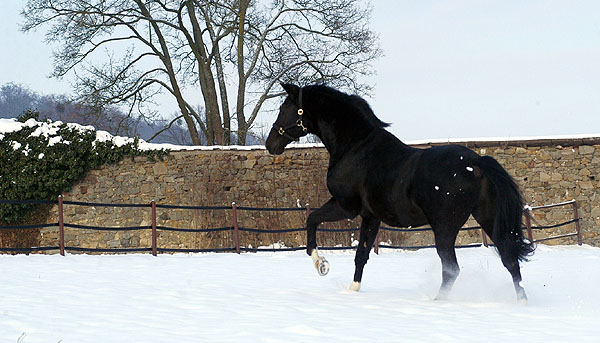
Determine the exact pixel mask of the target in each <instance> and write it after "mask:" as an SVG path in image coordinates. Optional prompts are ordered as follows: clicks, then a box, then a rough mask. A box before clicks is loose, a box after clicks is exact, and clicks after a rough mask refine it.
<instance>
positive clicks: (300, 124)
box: [296, 119, 308, 132]
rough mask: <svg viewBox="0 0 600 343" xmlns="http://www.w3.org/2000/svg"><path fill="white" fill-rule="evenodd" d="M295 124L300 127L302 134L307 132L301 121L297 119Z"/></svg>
mask: <svg viewBox="0 0 600 343" xmlns="http://www.w3.org/2000/svg"><path fill="white" fill-rule="evenodd" d="M296 124H298V126H300V127H301V128H302V131H304V132H306V131H308V129H307V128H306V126H304V123H302V119H298V121H297V122H296Z"/></svg>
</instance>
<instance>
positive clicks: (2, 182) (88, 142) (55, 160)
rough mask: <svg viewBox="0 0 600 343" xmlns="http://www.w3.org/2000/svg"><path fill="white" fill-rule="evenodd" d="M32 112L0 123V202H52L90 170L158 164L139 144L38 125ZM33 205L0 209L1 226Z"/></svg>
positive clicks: (85, 129) (86, 130)
mask: <svg viewBox="0 0 600 343" xmlns="http://www.w3.org/2000/svg"><path fill="white" fill-rule="evenodd" d="M36 119H37V116H36V113H35V112H26V113H25V114H24V115H23V116H21V117H20V118H18V119H0V168H1V170H0V199H5V200H29V199H35V200H54V199H56V197H57V196H58V195H59V194H61V193H62V192H65V191H68V190H69V189H70V188H71V187H72V185H73V184H74V183H75V182H77V181H78V180H80V179H81V178H82V177H84V176H85V174H86V173H87V172H88V171H89V170H90V169H93V168H96V167H98V166H100V165H102V164H106V163H116V162H119V161H120V160H122V159H123V158H125V157H131V158H133V157H135V156H147V157H148V158H150V159H156V158H159V159H160V158H162V156H164V155H165V154H166V153H167V151H165V150H142V149H140V148H139V140H138V139H134V138H122V137H113V136H111V135H109V134H108V133H106V132H104V131H96V130H95V129H94V127H91V126H81V125H77V124H65V123H62V122H60V121H58V122H50V121H45V122H39V121H37V120H36ZM32 208H33V206H32V205H7V204H1V205H0V222H4V223H15V222H20V221H22V220H23V219H25V218H24V216H25V215H26V214H27V212H28V211H29V210H31V209H32Z"/></svg>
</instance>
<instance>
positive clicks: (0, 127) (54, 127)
mask: <svg viewBox="0 0 600 343" xmlns="http://www.w3.org/2000/svg"><path fill="white" fill-rule="evenodd" d="M62 124H63V123H62V122H60V121H56V122H50V123H49V122H38V121H36V120H34V119H29V120H27V121H26V122H24V123H21V122H19V121H17V120H16V119H14V118H9V119H0V140H2V139H4V134H5V133H9V132H14V131H20V130H21V129H22V128H23V127H34V126H36V125H38V128H37V129H36V130H35V131H34V132H33V133H32V134H31V135H32V136H40V135H43V136H45V137H49V138H50V139H51V140H50V142H51V143H52V144H56V143H58V142H60V141H61V138H60V137H58V136H57V135H56V134H57V132H58V128H59V126H60V125H62ZM67 125H68V126H69V127H71V128H75V129H77V130H79V131H94V130H95V128H94V127H93V126H83V125H79V124H74V123H67ZM577 139H585V140H600V133H595V134H579V135H554V136H523V137H477V138H449V139H423V140H413V141H405V142H404V143H406V144H408V145H435V144H447V143H466V142H516V141H540V140H577ZM96 140H97V141H99V142H104V141H112V142H113V143H114V144H115V145H117V146H121V145H125V144H127V143H131V142H133V138H129V137H121V136H113V135H111V134H110V133H108V132H106V131H101V130H98V131H96ZM290 147H293V148H316V147H319V148H322V147H323V144H320V143H293V144H290ZM139 148H140V149H142V150H157V149H168V150H171V151H178V150H262V149H265V147H264V145H250V146H239V145H231V146H184V145H174V144H154V143H148V142H146V141H144V140H142V139H140V140H139Z"/></svg>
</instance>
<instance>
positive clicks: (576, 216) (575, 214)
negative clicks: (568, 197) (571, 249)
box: [573, 201, 583, 245]
mask: <svg viewBox="0 0 600 343" xmlns="http://www.w3.org/2000/svg"><path fill="white" fill-rule="evenodd" d="M573 219H575V230H576V232H577V244H578V245H582V244H583V237H582V236H581V224H579V212H578V211H577V201H573Z"/></svg>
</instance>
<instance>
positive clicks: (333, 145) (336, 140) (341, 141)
mask: <svg viewBox="0 0 600 343" xmlns="http://www.w3.org/2000/svg"><path fill="white" fill-rule="evenodd" d="M377 130H380V128H376V127H373V128H365V127H359V128H356V129H355V130H340V128H336V127H333V126H331V125H326V124H325V125H322V128H321V130H320V131H321V132H320V134H319V135H318V137H319V138H320V139H321V141H322V142H323V145H325V148H326V149H327V151H328V152H329V156H330V164H333V163H335V161H337V160H339V159H340V158H342V157H343V156H344V155H345V154H346V153H347V152H348V151H349V150H351V149H352V148H353V147H355V146H356V145H358V144H360V143H361V142H362V141H364V140H365V139H369V136H371V135H372V134H374V133H375V132H376V131H377Z"/></svg>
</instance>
